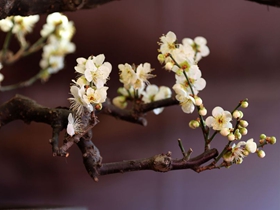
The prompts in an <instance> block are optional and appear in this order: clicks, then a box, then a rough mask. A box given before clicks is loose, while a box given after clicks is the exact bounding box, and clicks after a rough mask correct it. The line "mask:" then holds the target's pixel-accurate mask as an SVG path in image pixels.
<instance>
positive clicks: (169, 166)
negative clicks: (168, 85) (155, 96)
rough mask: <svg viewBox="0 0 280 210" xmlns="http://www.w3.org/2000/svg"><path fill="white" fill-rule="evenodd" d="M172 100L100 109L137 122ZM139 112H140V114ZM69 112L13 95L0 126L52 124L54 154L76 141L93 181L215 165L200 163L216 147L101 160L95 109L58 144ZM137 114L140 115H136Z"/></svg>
mask: <svg viewBox="0 0 280 210" xmlns="http://www.w3.org/2000/svg"><path fill="white" fill-rule="evenodd" d="M175 104H178V102H177V101H176V100H175V99H174V98H169V99H164V100H160V101H156V102H152V103H150V104H139V106H137V107H138V109H137V110H136V111H135V110H134V111H133V112H132V111H127V110H121V109H118V108H117V107H115V106H114V105H112V104H111V103H110V101H109V100H107V101H106V102H105V103H104V105H103V109H104V110H105V111H104V113H106V114H110V115H112V116H115V117H118V118H120V119H122V120H127V121H129V122H136V123H139V124H141V123H140V122H146V119H145V118H143V116H142V115H143V114H144V113H146V112H148V111H150V110H153V109H154V108H159V107H164V106H170V105H175ZM140 112H142V115H141V114H140ZM69 113H70V111H69V110H68V109H67V108H61V107H58V108H47V107H43V106H41V105H39V104H37V103H36V102H35V101H33V100H31V99H29V98H27V97H24V96H21V95H16V96H15V97H13V98H12V99H10V100H9V101H7V102H6V103H4V104H2V105H1V106H0V128H1V127H2V126H4V125H6V124H7V123H9V122H12V121H14V120H18V119H19V120H23V121H24V122H25V123H30V122H31V121H35V122H42V123H46V124H49V125H50V126H51V127H52V128H53V133H52V139H51V140H50V143H51V145H52V151H53V155H54V156H64V157H67V156H68V155H69V154H68V153H67V150H68V149H69V148H70V147H71V146H72V145H73V144H74V143H76V144H77V145H78V147H79V149H80V151H81V152H82V154H83V162H84V165H85V167H86V170H87V171H88V173H89V175H90V176H91V177H92V178H93V179H94V180H95V181H97V180H98V178H97V177H98V176H100V175H106V174H112V173H120V172H121V173H123V172H128V171H139V170H153V171H158V172H167V171H170V170H178V169H192V170H194V171H196V172H200V171H204V170H207V169H208V170H209V169H210V168H211V169H213V168H217V167H216V166H214V165H211V164H210V165H209V166H203V167H202V166H201V165H202V164H204V163H206V162H208V161H209V160H211V159H213V158H215V157H216V156H217V155H218V151H217V150H216V149H211V150H207V151H205V152H204V153H202V154H201V155H198V156H197V157H195V158H192V159H190V158H189V156H184V157H183V158H182V159H172V158H171V152H168V153H167V154H159V155H155V156H153V157H150V158H145V159H140V160H128V161H122V162H115V163H105V164H102V157H101V155H100V152H99V150H98V148H97V147H96V146H95V145H94V144H93V142H92V140H91V139H92V131H91V129H92V128H93V127H94V126H95V125H96V124H97V123H98V120H97V117H96V116H95V113H94V112H92V113H86V114H85V115H84V116H83V117H82V119H81V120H82V121H83V125H84V126H85V127H84V129H83V132H82V133H80V134H76V135H74V136H73V137H70V136H67V137H66V138H65V139H64V141H63V145H62V146H61V147H59V133H60V132H61V131H62V130H63V129H65V128H66V127H67V124H68V115H69ZM137 116H140V117H138V118H137Z"/></svg>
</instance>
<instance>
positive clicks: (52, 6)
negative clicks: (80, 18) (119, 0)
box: [0, 0, 115, 19]
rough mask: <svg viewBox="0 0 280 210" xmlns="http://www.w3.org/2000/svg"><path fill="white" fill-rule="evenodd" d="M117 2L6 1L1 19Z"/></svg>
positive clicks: (77, 0) (105, 0)
mask: <svg viewBox="0 0 280 210" xmlns="http://www.w3.org/2000/svg"><path fill="white" fill-rule="evenodd" d="M112 1H115V0H48V1H45V0H5V1H0V19H3V18H6V17H8V16H15V15H21V16H28V15H41V14H49V13H53V12H67V11H77V10H80V9H91V8H95V7H97V6H99V5H102V4H105V3H108V2H112Z"/></svg>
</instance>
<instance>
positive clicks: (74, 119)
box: [67, 54, 112, 136]
mask: <svg viewBox="0 0 280 210" xmlns="http://www.w3.org/2000/svg"><path fill="white" fill-rule="evenodd" d="M104 61H105V56H104V55H103V54H100V55H97V56H89V58H87V59H86V58H82V57H81V58H78V59H77V66H75V70H76V72H77V73H78V75H79V76H78V78H77V80H73V82H74V84H73V85H71V86H70V92H71V94H72V96H73V97H71V98H69V100H70V103H71V106H70V110H71V111H72V112H73V115H72V114H70V115H69V117H68V126H67V133H68V134H69V135H70V136H72V135H74V134H76V133H79V132H80V131H81V127H82V126H81V124H80V122H81V120H80V118H81V117H82V116H83V115H84V114H85V113H87V112H92V111H95V110H100V109H101V108H102V103H103V102H105V100H106V98H107V90H108V87H107V86H105V83H106V82H107V80H108V79H109V75H110V73H111V70H112V66H111V64H110V63H109V62H104Z"/></svg>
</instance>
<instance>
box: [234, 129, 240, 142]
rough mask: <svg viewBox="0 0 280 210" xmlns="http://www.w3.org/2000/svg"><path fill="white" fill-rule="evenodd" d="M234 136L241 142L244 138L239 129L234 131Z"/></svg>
mask: <svg viewBox="0 0 280 210" xmlns="http://www.w3.org/2000/svg"><path fill="white" fill-rule="evenodd" d="M234 136H235V138H236V139H237V140H240V139H241V138H242V134H241V133H240V131H239V129H236V130H235V131H234Z"/></svg>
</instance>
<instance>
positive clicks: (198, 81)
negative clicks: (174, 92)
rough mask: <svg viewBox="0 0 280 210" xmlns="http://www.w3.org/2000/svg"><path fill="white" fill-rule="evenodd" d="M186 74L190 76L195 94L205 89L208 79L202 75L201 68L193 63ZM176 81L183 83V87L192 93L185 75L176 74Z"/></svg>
mask: <svg viewBox="0 0 280 210" xmlns="http://www.w3.org/2000/svg"><path fill="white" fill-rule="evenodd" d="M186 74H187V76H188V78H189V82H190V84H191V86H192V90H193V92H194V94H195V95H197V94H198V92H199V91H201V90H203V89H204V88H205V86H206V81H205V79H203V78H202V77H201V71H200V70H199V68H198V66H197V65H192V66H191V67H190V68H189V70H188V71H186ZM175 78H176V83H178V84H181V85H182V87H184V88H185V90H186V91H187V92H188V93H189V94H192V91H191V89H190V85H189V83H188V81H187V79H186V77H185V75H183V74H182V75H177V74H176V75H175Z"/></svg>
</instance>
